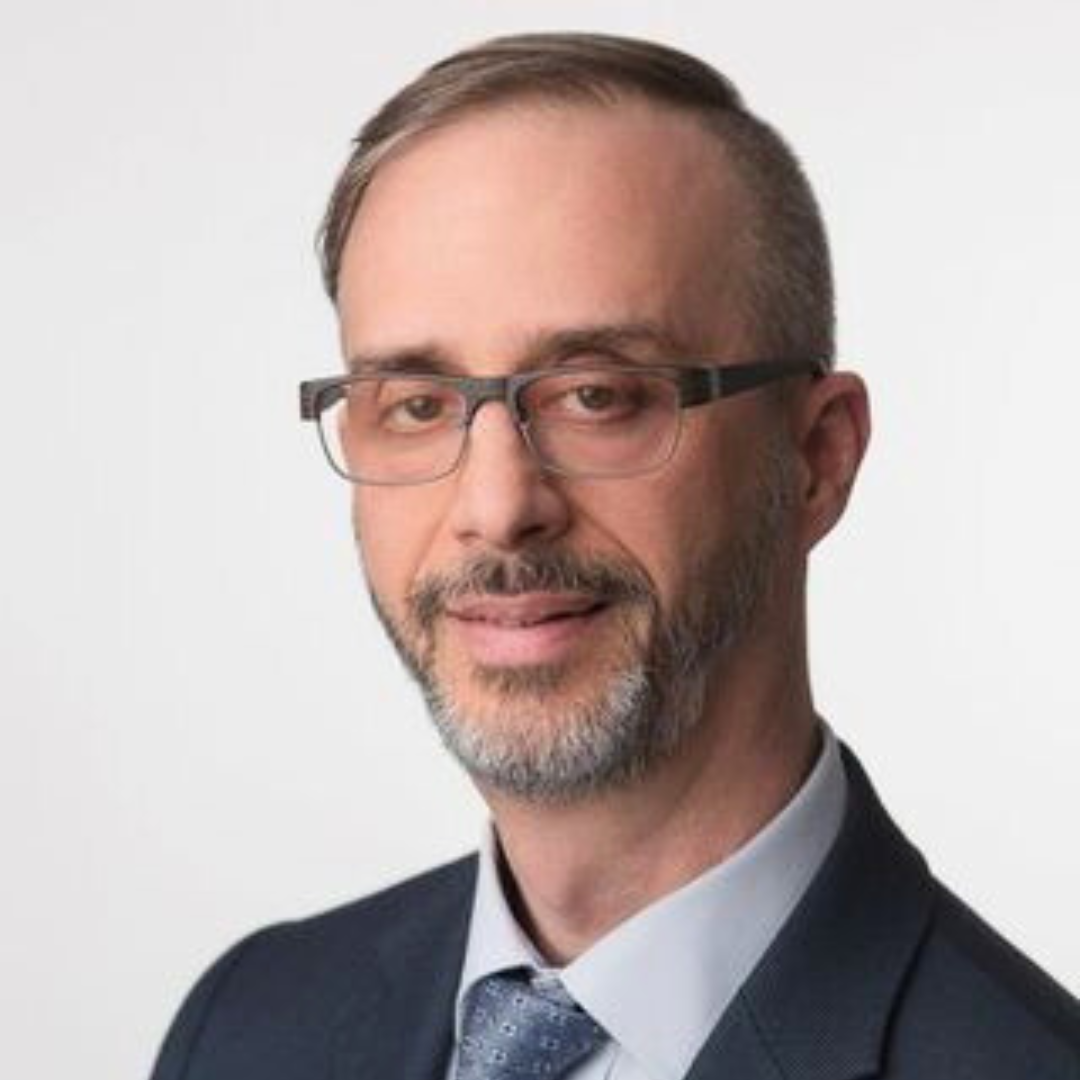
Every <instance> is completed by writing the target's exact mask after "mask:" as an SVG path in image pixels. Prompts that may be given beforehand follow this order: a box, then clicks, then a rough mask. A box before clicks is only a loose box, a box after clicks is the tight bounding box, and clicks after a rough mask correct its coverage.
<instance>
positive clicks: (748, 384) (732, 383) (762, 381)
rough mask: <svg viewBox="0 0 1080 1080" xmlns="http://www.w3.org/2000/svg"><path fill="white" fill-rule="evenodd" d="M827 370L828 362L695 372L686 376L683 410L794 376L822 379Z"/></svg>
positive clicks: (764, 363)
mask: <svg viewBox="0 0 1080 1080" xmlns="http://www.w3.org/2000/svg"><path fill="white" fill-rule="evenodd" d="M828 370H829V362H828V361H827V360H760V361H756V362H753V363H749V364H732V365H729V366H727V367H708V368H696V369H691V370H689V371H686V372H685V373H684V374H683V376H682V379H681V380H680V381H681V384H682V385H681V394H680V399H681V402H682V404H683V405H684V406H690V405H704V404H705V403H706V402H709V401H715V400H716V399H717V398H726V397H733V396H734V395H735V394H742V393H744V392H745V391H747V390H756V389H757V388H758V387H759V386H765V385H767V384H768V383H772V382H778V381H779V380H780V379H786V378H788V377H790V376H792V375H811V376H813V377H814V378H815V379H820V378H821V377H822V376H823V375H825V374H827V373H828Z"/></svg>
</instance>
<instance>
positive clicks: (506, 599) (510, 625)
mask: <svg viewBox="0 0 1080 1080" xmlns="http://www.w3.org/2000/svg"><path fill="white" fill-rule="evenodd" d="M603 606H604V604H603V602H602V601H599V600H597V599H596V598H595V597H592V596H581V595H578V594H570V593H562V594H554V593H527V594H525V595H522V596H482V597H475V598H472V599H469V600H463V601H460V602H458V603H456V604H454V605H452V606H451V607H450V608H448V610H447V614H448V615H450V617H451V618H455V619H460V620H462V621H463V622H468V623H483V624H487V625H489V626H494V627H501V628H505V629H519V628H523V627H529V626H538V625H540V624H541V623H547V622H552V621H554V620H556V619H567V618H571V617H573V616H581V615H591V614H592V613H593V612H595V611H598V610H599V609H600V608H601V607H603Z"/></svg>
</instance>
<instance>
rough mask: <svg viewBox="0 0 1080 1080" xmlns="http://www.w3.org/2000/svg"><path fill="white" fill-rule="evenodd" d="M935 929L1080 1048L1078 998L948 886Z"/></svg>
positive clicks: (1020, 1005) (1011, 997)
mask: <svg viewBox="0 0 1080 1080" xmlns="http://www.w3.org/2000/svg"><path fill="white" fill-rule="evenodd" d="M936 929H937V931H938V933H939V934H940V936H941V939H942V941H943V942H944V943H947V945H948V946H949V947H950V949H951V950H952V951H953V953H954V954H955V956H956V957H962V958H963V960H964V961H966V962H967V963H968V964H970V965H971V966H972V968H973V969H976V970H977V971H978V972H979V974H980V975H981V977H982V978H983V979H985V980H986V982H987V983H988V984H990V985H992V986H994V987H995V988H996V989H997V990H998V992H999V993H1000V994H1001V996H1002V998H1003V999H1005V1000H1008V1001H1009V1002H1011V1003H1012V1005H1013V1006H1014V1007H1015V1008H1017V1009H1019V1010H1022V1011H1023V1012H1025V1013H1026V1014H1027V1015H1029V1016H1030V1017H1031V1018H1032V1020H1033V1021H1035V1022H1037V1023H1041V1024H1044V1025H1046V1026H1047V1027H1048V1028H1051V1029H1053V1030H1057V1031H1059V1032H1060V1033H1061V1034H1062V1035H1064V1036H1067V1037H1069V1038H1071V1040H1072V1044H1073V1045H1074V1046H1076V1047H1077V1048H1080V1002H1078V1001H1077V1000H1076V998H1074V997H1073V996H1072V995H1071V994H1070V993H1069V992H1068V991H1067V990H1066V989H1065V988H1064V987H1063V986H1062V985H1061V984H1060V983H1058V982H1056V981H1055V980H1054V979H1053V978H1051V976H1050V975H1049V974H1047V972H1045V971H1043V970H1042V968H1040V967H1038V966H1037V965H1036V964H1034V963H1033V962H1032V961H1031V960H1030V959H1029V958H1028V957H1026V956H1025V955H1024V954H1023V953H1022V952H1020V950H1019V949H1017V948H1016V947H1015V946H1014V945H1012V944H1010V943H1009V942H1008V941H1006V940H1005V938H1003V937H1002V936H1001V935H1000V934H999V933H998V932H997V931H996V930H994V929H993V927H991V926H990V925H989V924H988V923H986V922H985V921H984V920H983V919H982V918H981V917H980V916H979V915H977V914H976V913H975V912H974V911H972V910H971V908H970V907H968V906H967V904H965V903H964V902H963V901H962V900H961V899H959V898H958V897H957V896H955V895H954V894H953V893H951V892H949V890H948V889H945V888H942V889H941V897H940V902H939V905H938V915H937V920H936Z"/></svg>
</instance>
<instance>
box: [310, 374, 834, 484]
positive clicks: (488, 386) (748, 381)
mask: <svg viewBox="0 0 1080 1080" xmlns="http://www.w3.org/2000/svg"><path fill="white" fill-rule="evenodd" d="M593 366H594V365H582V366H581V369H580V370H585V371H589V370H592V368H593ZM595 367H596V369H597V370H615V371H630V372H633V373H635V374H640V375H657V376H661V377H663V378H667V379H669V380H670V381H672V382H673V383H674V384H675V388H676V391H677V393H678V398H677V401H676V405H677V407H678V410H679V412H680V413H681V412H682V411H683V410H684V409H692V408H695V407H696V406H698V405H707V404H708V403H709V402H712V401H719V400H720V399H722V398H730V397H734V396H736V395H737V394H742V393H746V392H747V391H748V390H756V389H758V388H759V387H762V386H767V385H769V384H771V383H774V382H779V381H780V380H781V379H788V378H792V377H794V376H797V375H810V376H811V377H812V378H814V379H820V378H823V377H824V376H825V375H827V374H828V373H829V371H830V369H831V367H832V364H831V362H830V361H829V360H826V359H820V358H819V359H815V360H752V361H748V362H745V363H735V364H716V363H709V362H707V361H695V362H692V363H688V364H634V363H624V364H618V365H612V364H608V365H599V364H598V365H595ZM575 370H579V369H578V368H577V367H575V366H571V365H565V366H560V367H546V368H533V369H531V370H529V371H519V372H514V373H513V374H510V375H493V376H485V375H477V376H473V375H447V374H444V373H441V372H434V371H431V372H428V371H425V372H411V371H377V372H356V373H347V374H343V375H330V376H327V377H325V378H320V379H307V380H305V381H304V382H302V383H301V384H300V419H301V420H302V421H311V422H314V423H315V424H317V425H318V431H319V441H320V443H322V447H323V452H324V454H325V455H326V459H327V461H328V462H329V463H330V467H331V468H332V469H333V470H334V472H336V473H337V474H338V475H339V476H340V477H342V478H343V479H344V480H347V481H349V483H352V484H365V485H367V486H369V487H414V486H419V485H421V484H430V483H434V482H435V481H436V480H441V479H443V478H445V477H447V476H450V475H451V474H452V473H454V472H455V471H456V470H457V469H458V468H459V467H460V465H461V462H462V460H463V458H464V452H465V448H466V446H467V445H468V436H469V432H470V429H471V428H472V423H473V421H474V420H475V418H476V414H477V412H478V411H479V410H480V407H481V406H482V405H484V404H485V403H487V402H489V401H499V402H502V403H503V404H504V405H506V407H507V409H508V410H509V412H510V416H511V417H512V419H513V421H514V426H515V427H516V428H517V429H518V432H519V433H520V435H521V437H522V439H523V441H524V442H525V445H526V446H527V447H528V448H529V452H530V453H531V454H532V455H533V457H534V458H535V460H536V462H537V464H538V465H539V466H540V468H541V469H543V470H544V471H545V472H551V473H555V474H558V475H564V476H570V477H575V478H586V477H588V476H589V474H588V473H587V472H586V473H578V472H576V471H570V470H566V469H563V468H560V467H559V466H557V465H553V464H551V463H550V462H548V461H547V460H545V458H544V457H543V455H542V454H541V453H540V452H539V451H538V450H537V448H536V447H535V445H534V444H533V441H532V439H531V438H530V437H529V417H528V414H527V412H526V410H525V407H524V405H523V404H522V402H521V395H522V394H523V393H524V391H525V390H526V389H527V388H528V387H529V386H530V385H531V384H532V383H534V382H536V381H538V380H540V379H544V378H549V377H551V376H552V375H565V374H567V373H569V372H572V371H575ZM395 377H397V378H403V379H408V378H415V379H423V380H425V381H429V382H433V383H438V384H439V385H442V386H449V387H451V388H453V389H454V390H456V391H457V392H458V393H460V394H461V396H462V398H463V399H464V401H465V412H464V413H463V415H462V417H461V421H460V426H461V429H462V432H463V435H462V440H461V451H460V452H459V453H458V455H457V457H456V458H455V459H454V462H453V464H452V465H451V466H450V467H449V468H448V469H446V470H445V471H443V472H440V473H438V474H437V475H435V476H431V477H425V478H424V479H423V480H364V479H361V478H359V477H355V476H351V475H350V474H348V473H346V472H344V471H343V470H342V469H340V468H339V467H338V465H337V464H336V462H335V461H334V456H333V454H332V453H331V452H330V448H329V447H328V446H327V445H326V436H325V434H324V432H323V426H322V423H321V418H322V414H323V413H324V412H325V411H326V410H327V409H328V408H329V407H330V406H332V405H334V404H336V403H337V402H338V401H340V400H341V399H342V398H343V397H344V396H345V391H346V389H347V388H348V387H349V386H351V385H352V384H354V383H358V382H364V381H369V380H371V379H379V378H395ZM681 430H682V428H681V425H680V426H679V427H678V428H677V429H676V434H675V438H674V440H673V441H672V446H671V451H670V453H669V454H668V456H667V457H666V458H665V459H664V460H663V461H661V462H658V463H657V464H656V465H655V466H650V467H649V468H648V469H643V470H640V471H638V472H631V473H627V474H610V475H607V476H605V475H604V474H599V475H597V476H595V477H593V478H594V479H612V480H617V479H625V478H626V477H628V476H636V475H641V473H644V472H649V471H652V470H653V469H658V468H661V467H662V466H663V465H665V464H667V462H669V461H670V460H671V458H672V457H674V455H675V451H676V450H677V449H678V443H679V436H680V433H681Z"/></svg>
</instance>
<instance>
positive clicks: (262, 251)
mask: <svg viewBox="0 0 1080 1080" xmlns="http://www.w3.org/2000/svg"><path fill="white" fill-rule="evenodd" d="M541 28H598V29H606V30H611V31H621V32H627V33H633V34H639V35H645V36H653V37H656V38H658V39H660V40H663V41H667V42H670V43H672V44H675V45H680V46H684V47H687V48H689V49H691V50H694V51H697V52H699V53H700V54H701V55H703V56H704V57H705V58H707V59H708V60H710V61H712V62H713V63H714V64H716V65H717V66H718V67H720V68H721V69H722V70H724V71H725V72H727V73H728V74H729V75H731V76H732V77H733V78H734V79H735V80H736V81H737V82H738V84H739V85H740V86H741V88H742V89H743V91H744V93H745V94H746V96H747V98H748V100H749V101H750V103H751V104H752V105H753V106H754V107H755V108H757V109H758V110H760V111H761V112H762V113H763V114H764V115H765V116H766V117H767V118H769V119H771V120H772V121H774V122H775V123H777V124H778V125H779V127H780V128H781V130H783V131H784V132H785V133H786V134H787V135H788V136H789V137H790V138H791V140H792V141H793V142H794V144H795V146H796V148H797V149H798V151H799V152H800V154H801V155H802V157H803V158H804V160H805V162H806V164H807V167H808V170H809V172H810V174H811V177H812V179H813V180H814V182H815V184H816V186H817V189H818V191H819V194H820V197H821V201H822V203H823V206H824V210H825V214H826V217H827V220H828V222H829V224H830V227H831V233H832V238H833V243H834V249H835V259H836V268H837V277H838V284H839V296H840V311H841V346H842V349H841V351H842V354H843V356H844V358H845V364H847V365H848V366H852V367H855V368H857V369H859V370H860V371H861V372H862V373H863V374H864V375H865V376H866V378H867V379H868V381H869V383H870V385H871V389H872V391H873V395H874V404H875V414H876V432H875V438H874V441H873V444H872V447H871V453H870V457H869V460H868V462H867V466H866V469H865V473H864V476H863V479H862V483H861V485H860V489H859V491H858V492H857V497H856V500H855V503H854V505H853V507H852V510H851V512H850V515H849V517H848V519H847V520H846V521H845V522H844V523H843V525H842V527H841V529H840V531H839V532H838V533H837V534H836V535H835V536H834V537H833V538H832V539H830V540H829V541H828V542H827V543H826V545H825V546H824V548H823V549H822V550H821V551H820V552H819V554H818V555H817V556H815V559H814V564H815V565H814V569H813V581H814V586H813V595H812V604H813V619H812V646H813V654H814V656H813V658H814V669H815V673H816V688H817V693H818V700H819V705H820V708H821V710H822V711H823V712H824V714H825V715H826V716H828V717H829V719H830V720H831V722H832V723H833V725H834V727H835V728H836V729H837V731H838V732H839V733H840V734H841V735H842V736H844V737H845V738H846V739H848V740H849V741H850V742H851V743H852V744H853V745H854V746H855V747H856V748H857V749H858V751H859V752H860V753H861V755H862V757H863V759H864V761H865V762H866V763H867V765H868V766H869V768H870V770H871V772H872V775H873V776H874V778H875V779H876V781H877V783H878V785H879V788H880V790H881V792H882V794H883V796H884V797H885V799H886V801H887V803H888V804H889V805H890V807H891V808H892V809H893V811H894V812H895V814H896V816H897V817H898V818H899V820H900V822H901V823H902V825H903V826H904V827H905V828H906V829H907V830H908V831H909V832H910V834H911V835H912V836H913V837H914V838H915V839H916V840H917V841H918V842H919V843H920V844H921V845H922V847H923V848H924V850H925V851H926V853H927V855H928V857H929V858H930V860H931V862H932V864H933V866H934V867H935V868H936V869H937V871H938V872H939V873H940V874H941V875H942V876H943V877H944V878H945V879H946V880H947V881H948V882H949V883H951V884H952V885H953V886H954V887H955V888H956V889H957V890H958V891H959V892H960V893H961V894H962V895H964V896H965V897H967V898H968V899H969V900H970V901H971V902H972V903H973V904H974V905H975V906H976V907H977V908H978V909H979V910H981V911H982V912H983V913H984V914H985V915H986V916H987V917H989V918H990V919H991V921H992V922H994V923H995V924H996V925H997V926H998V927H999V928H1000V929H1002V930H1003V931H1004V932H1005V933H1006V934H1007V935H1009V936H1010V937H1011V938H1013V940H1015V941H1016V942H1017V943H1018V944H1019V945H1020V946H1021V947H1023V948H1024V949H1025V950H1026V951H1028V952H1030V953H1031V954H1032V955H1033V956H1034V957H1035V958H1036V959H1037V960H1038V961H1040V962H1041V963H1042V964H1044V965H1045V966H1047V967H1048V968H1049V969H1050V970H1051V971H1052V972H1053V973H1054V974H1056V975H1057V977H1058V978H1059V979H1061V980H1062V981H1064V982H1065V983H1066V984H1068V985H1071V986H1072V987H1074V988H1075V987H1076V986H1077V984H1078V983H1080V942H1078V940H1077V935H1076V933H1075V929H1074V925H1075V921H1076V912H1077V911H1078V910H1080V856H1078V854H1077V844H1076V839H1075V837H1076V827H1077V808H1078V805H1080V799H1078V796H1077V792H1076V785H1077V781H1076V771H1077V760H1078V751H1080V735H1078V726H1077V720H1078V714H1080V688H1078V684H1077V679H1078V666H1080V663H1078V659H1077V628H1076V620H1077V612H1078V610H1080V571H1078V569H1077V565H1076V552H1077V550H1078V546H1080V515H1078V511H1077V491H1078V486H1080V485H1078V483H1077V464H1078V453H1077V428H1078V423H1077V395H1078V390H1080V375H1078V365H1080V356H1078V348H1077V344H1076V343H1077V327H1076V312H1077V294H1078V286H1080V274H1078V267H1077V258H1078V252H1080V210H1078V206H1077V200H1078V197H1080V195H1078V192H1080V152H1078V149H1077V139H1076V131H1077V123H1078V116H1080V65H1078V64H1077V62H1076V57H1077V46H1078V43H1080V4H1077V3H1076V2H1075V0H1060V2H1055V0H1029V2H1027V3H1024V4H1019V3H1015V2H1013V3H996V2H991V0H951V2H949V3H941V2H940V0H915V2H912V0H907V2H905V3H903V4H900V3H892V4H868V3H864V2H859V0H852V2H840V0H817V2H815V3H813V4H807V3H802V2H797V0H791V2H788V3H769V2H762V0H756V2H750V0H746V2H723V0H712V2H708V3H706V2H700V3H690V2H685V0H684V2H673V3H669V4H666V5H664V4H660V3H656V2H653V3H650V4H645V3H640V2H625V0H623V2H619V3H615V2H614V0H611V2H607V3H599V2H586V0H576V2H574V3H566V2H559V0H545V2H543V3H538V2H532V0H516V2H507V0H489V2H472V3H466V2H449V3H435V2H432V3H426V4H421V3H416V2H414V0H397V2H395V3H394V4H392V5H389V6H387V7H381V6H380V7H378V8H376V7H375V6H374V5H369V4H367V5H366V4H363V3H360V2H359V0H353V2H351V3H344V2H331V0H309V2H305V3H303V4H301V3H299V2H296V3H291V4H289V3H272V2H262V3H255V2H253V0H249V2H238V0H214V2H213V3H211V2H209V0H189V2H188V3H185V4H178V3H174V4H163V3H148V2H145V0H141V2H136V0H101V2H99V3H96V4H78V3H75V2H73V0H67V2H52V3H49V2H42V3H38V4H34V5H31V4H29V3H28V2H27V3H12V0H4V2H3V6H2V8H0V82H2V86H0V90H2V92H0V132H2V140H3V141H2V155H3V157H2V162H3V164H2V168H0V207H2V212H3V233H2V249H0V250H2V255H0V259H2V262H0V310H2V315H0V322H2V343H3V348H2V352H0V365H2V374H3V383H2V387H3V390H2V395H0V401H2V403H3V404H2V423H0V481H2V485H0V491H2V496H3V505H2V522H3V529H2V532H0V544H2V551H3V558H2V562H0V664H2V672H0V687H2V691H0V693H2V699H0V710H2V729H0V730H2V732H3V752H2V754H0V800H2V805H0V828H2V830H3V833H2V837H0V840H2V848H0V851H2V856H0V859H2V866H3V882H4V885H3V889H2V892H0V949H2V954H0V1018H2V1019H0V1025H2V1034H0V1073H2V1074H3V1075H4V1076H10V1077H20V1078H29V1077H42V1078H60V1077H69V1076H80V1077H95V1078H97V1077H101V1078H106V1077H108V1078H110V1080H114V1078H115V1080H119V1078H121V1077H138V1076H141V1075H143V1074H144V1073H145V1071H146V1069H147V1068H148V1067H149V1064H150V1061H151V1059H152V1057H153V1055H154V1053H155V1051H156V1048H157V1044H158V1041H159V1039H160V1037H161V1035H162V1033H163V1031H164V1029H165V1026H166V1024H167V1022H168V1020H169V1019H170V1017H171V1015H172V1013H173V1012H174V1010H175V1008H176V1007H177V1006H178V1004H179V1002H180V999H181V997H182V995H183V993H184V992H185V991H186V990H187V988H188V986H189V985H190V983H191V981H192V980H193V979H194V977H195V976H196V975H197V973H198V972H199V971H201V970H202V969H203V968H204V967H205V966H206V965H207V964H208V963H209V962H210V960H211V959H212V958H213V957H214V956H215V955H216V954H217V953H218V952H219V951H220V950H221V949H222V948H224V947H225V946H226V945H227V944H229V943H230V942H232V941H233V940H234V939H235V938H237V937H238V936H239V935H241V934H243V933H245V932H246V931H248V930H250V929H252V928H254V927H256V926H258V925H261V924H263V923H266V922H267V921H270V920H274V919H280V918H284V917H288V916H296V915H301V914H305V913H308V912H312V911H315V910H318V909H320V908H323V907H326V906H328V905H330V904H333V903H337V902H341V901H344V900H346V899H348V898H351V897H354V896H357V895H359V894H362V893H364V892H366V891H369V890H371V889H373V888H375V887H377V886H378V885H380V884H383V883H386V882H389V881H391V880H394V879H397V878H400V877H402V876H404V875H405V874H407V873H409V872H412V871H414V870H417V869H420V868H422V867H424V866H427V865H429V864H431V863H433V862H435V861H438V860H441V859H444V858H448V857H451V856H453V855H455V854H457V853H459V852H461V851H463V850H465V849H466V848H468V847H470V846H471V845H472V843H473V840H474V837H475V835H476V832H477V829H478V826H479V823H480V821H481V807H480V805H479V803H478V802H477V800H476V798H475V797H474V796H473V794H472V793H471V790H470V789H469V787H468V785H467V784H466V783H465V781H463V780H462V779H461V778H460V777H459V776H458V774H457V773H456V771H455V769H454V768H453V767H452V766H451V765H450V764H449V763H448V762H446V761H445V760H444V759H443V757H442V754H441V752H440V750H439V748H438V746H437V744H436V741H435V739H434V737H433V736H432V735H431V734H430V732H429V731H428V730H427V722H426V719H425V718H424V715H423V710H422V707H421V705H420V702H419V699H418V698H417V696H416V695H415V694H414V693H413V691H412V688H411V687H410V686H408V684H407V682H406V679H405V676H404V674H403V673H402V672H401V671H400V669H399V668H398V665H397V663H396V661H395V659H394V658H393V656H392V654H391V652H390V650H389V648H388V646H386V645H385V644H384V643H383V641H382V640H381V637H380V634H379V632H378V630H377V627H376V625H375V623H374V620H373V619H372V617H371V616H370V614H369V612H368V610H367V606H366V600H365V596H364V591H363V588H362V586H361V584H360V581H359V576H358V572H357V568H356V563H355V559H354V555H353V551H352V545H351V538H350V534H349V528H348V521H347V503H346V500H347V492H346V490H345V486H344V485H343V484H341V483H340V482H338V481H336V480H335V478H334V477H333V476H332V475H331V474H330V473H329V471H328V470H327V469H326V467H325V465H324V463H323V462H322V460H321V459H320V457H319V455H318V453H317V450H316V446H315V443H314V441H313V434H312V432H311V431H310V430H308V429H306V428H304V427H302V426H301V425H300V424H299V422H298V420H297V416H296V404H295V384H296V383H297V382H298V381H299V380H300V379H301V378H304V377H309V376H316V375H323V374H330V373H332V372H333V371H334V370H335V369H336V363H337V356H336V349H335V335H334V325H333V319H332V314H331V311H330V308H329V306H328V305H327V303H326V302H325V301H324V299H323V298H322V296H321V293H320V291H319V284H318V279H317V273H316V264H315V259H314V254H313V247H312V242H313V235H314V231H315V226H316V224H317V222H318V219H319V217H320V215H321V212H322V208H323V203H324V199H325V197H326V195H327V193H328V191H329V188H330V184H331V182H332V179H333V177H334V175H335V172H336V170H337V168H338V166H339V164H340V163H341V161H342V160H343V158H344V155H345V153H346V150H347V144H348V140H349V139H350V137H351V136H352V134H353V133H354V132H355V130H356V128H357V127H358V125H359V123H360V121H361V119H362V118H363V117H364V116H365V115H366V114H367V113H368V112H369V111H370V110H371V109H372V108H373V107H374V106H375V105H376V104H378V103H379V102H380V101H381V100H382V99H383V98H384V97H385V96H386V95H388V94H389V93H390V92H391V91H392V90H393V89H395V88H396V87H397V86H398V85H399V84H400V83H401V82H402V81H403V80H405V79H406V78H408V77H410V76H411V75H412V74H414V73H415V72H416V71H417V70H419V68H420V67H421V66H423V65H426V64H427V63H430V62H432V61H434V60H435V59H437V58H439V57H440V56H442V55H443V54H445V53H446V52H448V51H451V50H453V49H455V48H457V47H459V46H461V45H463V44H465V43H468V42H471V41H475V40H477V39H479V38H483V37H486V36H489V35H491V34H494V33H499V32H506V31H510V30H516V29H541Z"/></svg>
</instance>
